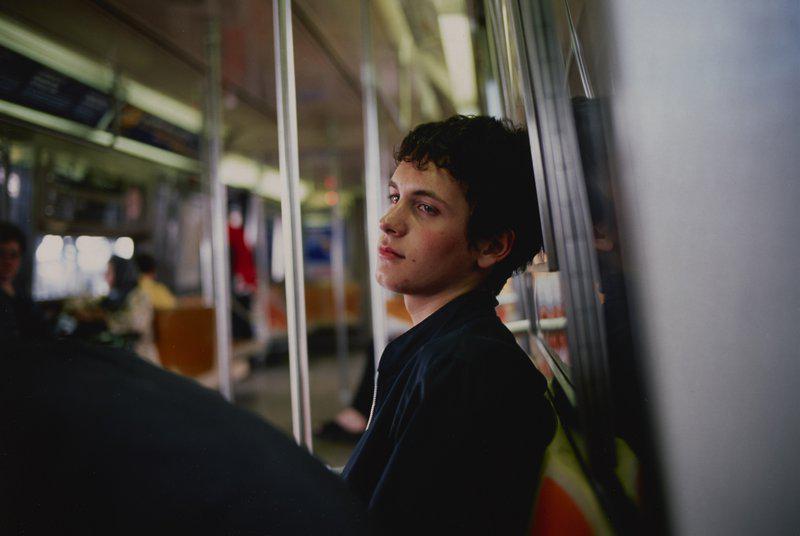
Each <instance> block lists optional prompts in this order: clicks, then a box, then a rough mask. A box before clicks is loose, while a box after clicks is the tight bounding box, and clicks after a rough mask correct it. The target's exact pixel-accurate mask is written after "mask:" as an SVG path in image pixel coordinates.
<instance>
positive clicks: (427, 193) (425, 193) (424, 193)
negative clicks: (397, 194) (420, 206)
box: [389, 180, 449, 206]
mask: <svg viewBox="0 0 800 536" xmlns="http://www.w3.org/2000/svg"><path fill="white" fill-rule="evenodd" d="M389 188H394V189H395V190H399V188H398V187H397V183H395V182H394V181H392V180H390V181H389ZM411 195H414V196H417V197H430V198H431V199H434V200H436V201H438V202H439V203H441V204H443V205H444V206H449V204H448V203H447V201H445V200H444V199H442V198H441V197H439V196H438V195H437V194H436V193H435V192H432V191H430V190H414V191H413V192H411Z"/></svg>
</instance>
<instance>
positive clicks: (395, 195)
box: [389, 194, 400, 205]
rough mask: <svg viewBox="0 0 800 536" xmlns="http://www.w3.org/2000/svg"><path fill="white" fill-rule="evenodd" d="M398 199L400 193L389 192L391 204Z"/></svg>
mask: <svg viewBox="0 0 800 536" xmlns="http://www.w3.org/2000/svg"><path fill="white" fill-rule="evenodd" d="M399 200H400V195H398V194H389V202H390V203H391V204H393V205H394V204H395V203H397V202H398V201H399Z"/></svg>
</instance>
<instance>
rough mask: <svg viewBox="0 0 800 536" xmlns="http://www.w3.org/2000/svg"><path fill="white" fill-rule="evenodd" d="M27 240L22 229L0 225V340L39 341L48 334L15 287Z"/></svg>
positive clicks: (27, 299) (29, 302)
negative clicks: (29, 339)
mask: <svg viewBox="0 0 800 536" xmlns="http://www.w3.org/2000/svg"><path fill="white" fill-rule="evenodd" d="M26 245H27V240H26V239H25V234H24V233H23V232H22V230H21V229H20V228H19V227H17V226H16V225H13V224H11V223H8V222H0V339H2V340H8V339H24V338H41V337H43V336H47V335H49V334H50V329H49V327H48V325H47V322H45V319H44V316H43V315H42V313H41V312H40V311H39V309H38V308H37V307H36V304H35V303H34V302H33V299H32V298H31V296H30V295H29V294H28V293H27V292H24V291H23V290H22V289H20V288H19V287H18V286H16V285H15V284H14V283H15V279H16V278H17V275H18V274H19V270H20V266H21V265H22V255H23V254H24V253H25V248H26Z"/></svg>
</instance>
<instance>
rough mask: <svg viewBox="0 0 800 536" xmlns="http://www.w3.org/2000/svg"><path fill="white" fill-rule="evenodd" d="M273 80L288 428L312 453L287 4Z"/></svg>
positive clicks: (284, 2)
mask: <svg viewBox="0 0 800 536" xmlns="http://www.w3.org/2000/svg"><path fill="white" fill-rule="evenodd" d="M273 7H274V12H273V22H274V25H275V30H274V33H275V81H276V85H277V95H278V142H279V143H278V145H279V152H280V168H281V178H282V179H283V190H282V192H281V217H282V218H283V242H284V248H285V262H286V316H287V320H288V338H289V375H290V381H291V392H292V429H293V430H294V438H295V440H296V441H297V443H298V444H299V445H301V446H304V447H306V448H307V449H308V450H309V451H311V450H312V444H311V407H310V406H311V404H310V400H309V393H308V345H307V341H306V306H305V290H304V287H303V236H302V226H301V219H300V194H299V191H300V163H299V157H298V147H297V102H296V94H295V86H294V46H293V41H292V3H291V0H274V2H273Z"/></svg>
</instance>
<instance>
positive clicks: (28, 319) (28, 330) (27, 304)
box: [0, 290, 51, 341]
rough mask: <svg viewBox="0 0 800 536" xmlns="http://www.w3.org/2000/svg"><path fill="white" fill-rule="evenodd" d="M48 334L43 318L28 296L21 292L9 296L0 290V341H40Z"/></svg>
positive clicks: (49, 332) (48, 330) (49, 331)
mask: <svg viewBox="0 0 800 536" xmlns="http://www.w3.org/2000/svg"><path fill="white" fill-rule="evenodd" d="M50 334H51V330H50V329H49V327H48V325H47V323H46V322H45V320H44V316H43V315H42V313H41V311H40V310H39V308H38V307H37V306H36V303H34V301H33V300H32V299H31V297H30V296H28V295H26V294H23V293H22V292H17V294H15V295H14V296H9V295H8V294H6V293H5V292H4V291H3V290H0V341H7V340H20V339H31V340H33V339H42V338H47V337H49V336H50Z"/></svg>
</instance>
